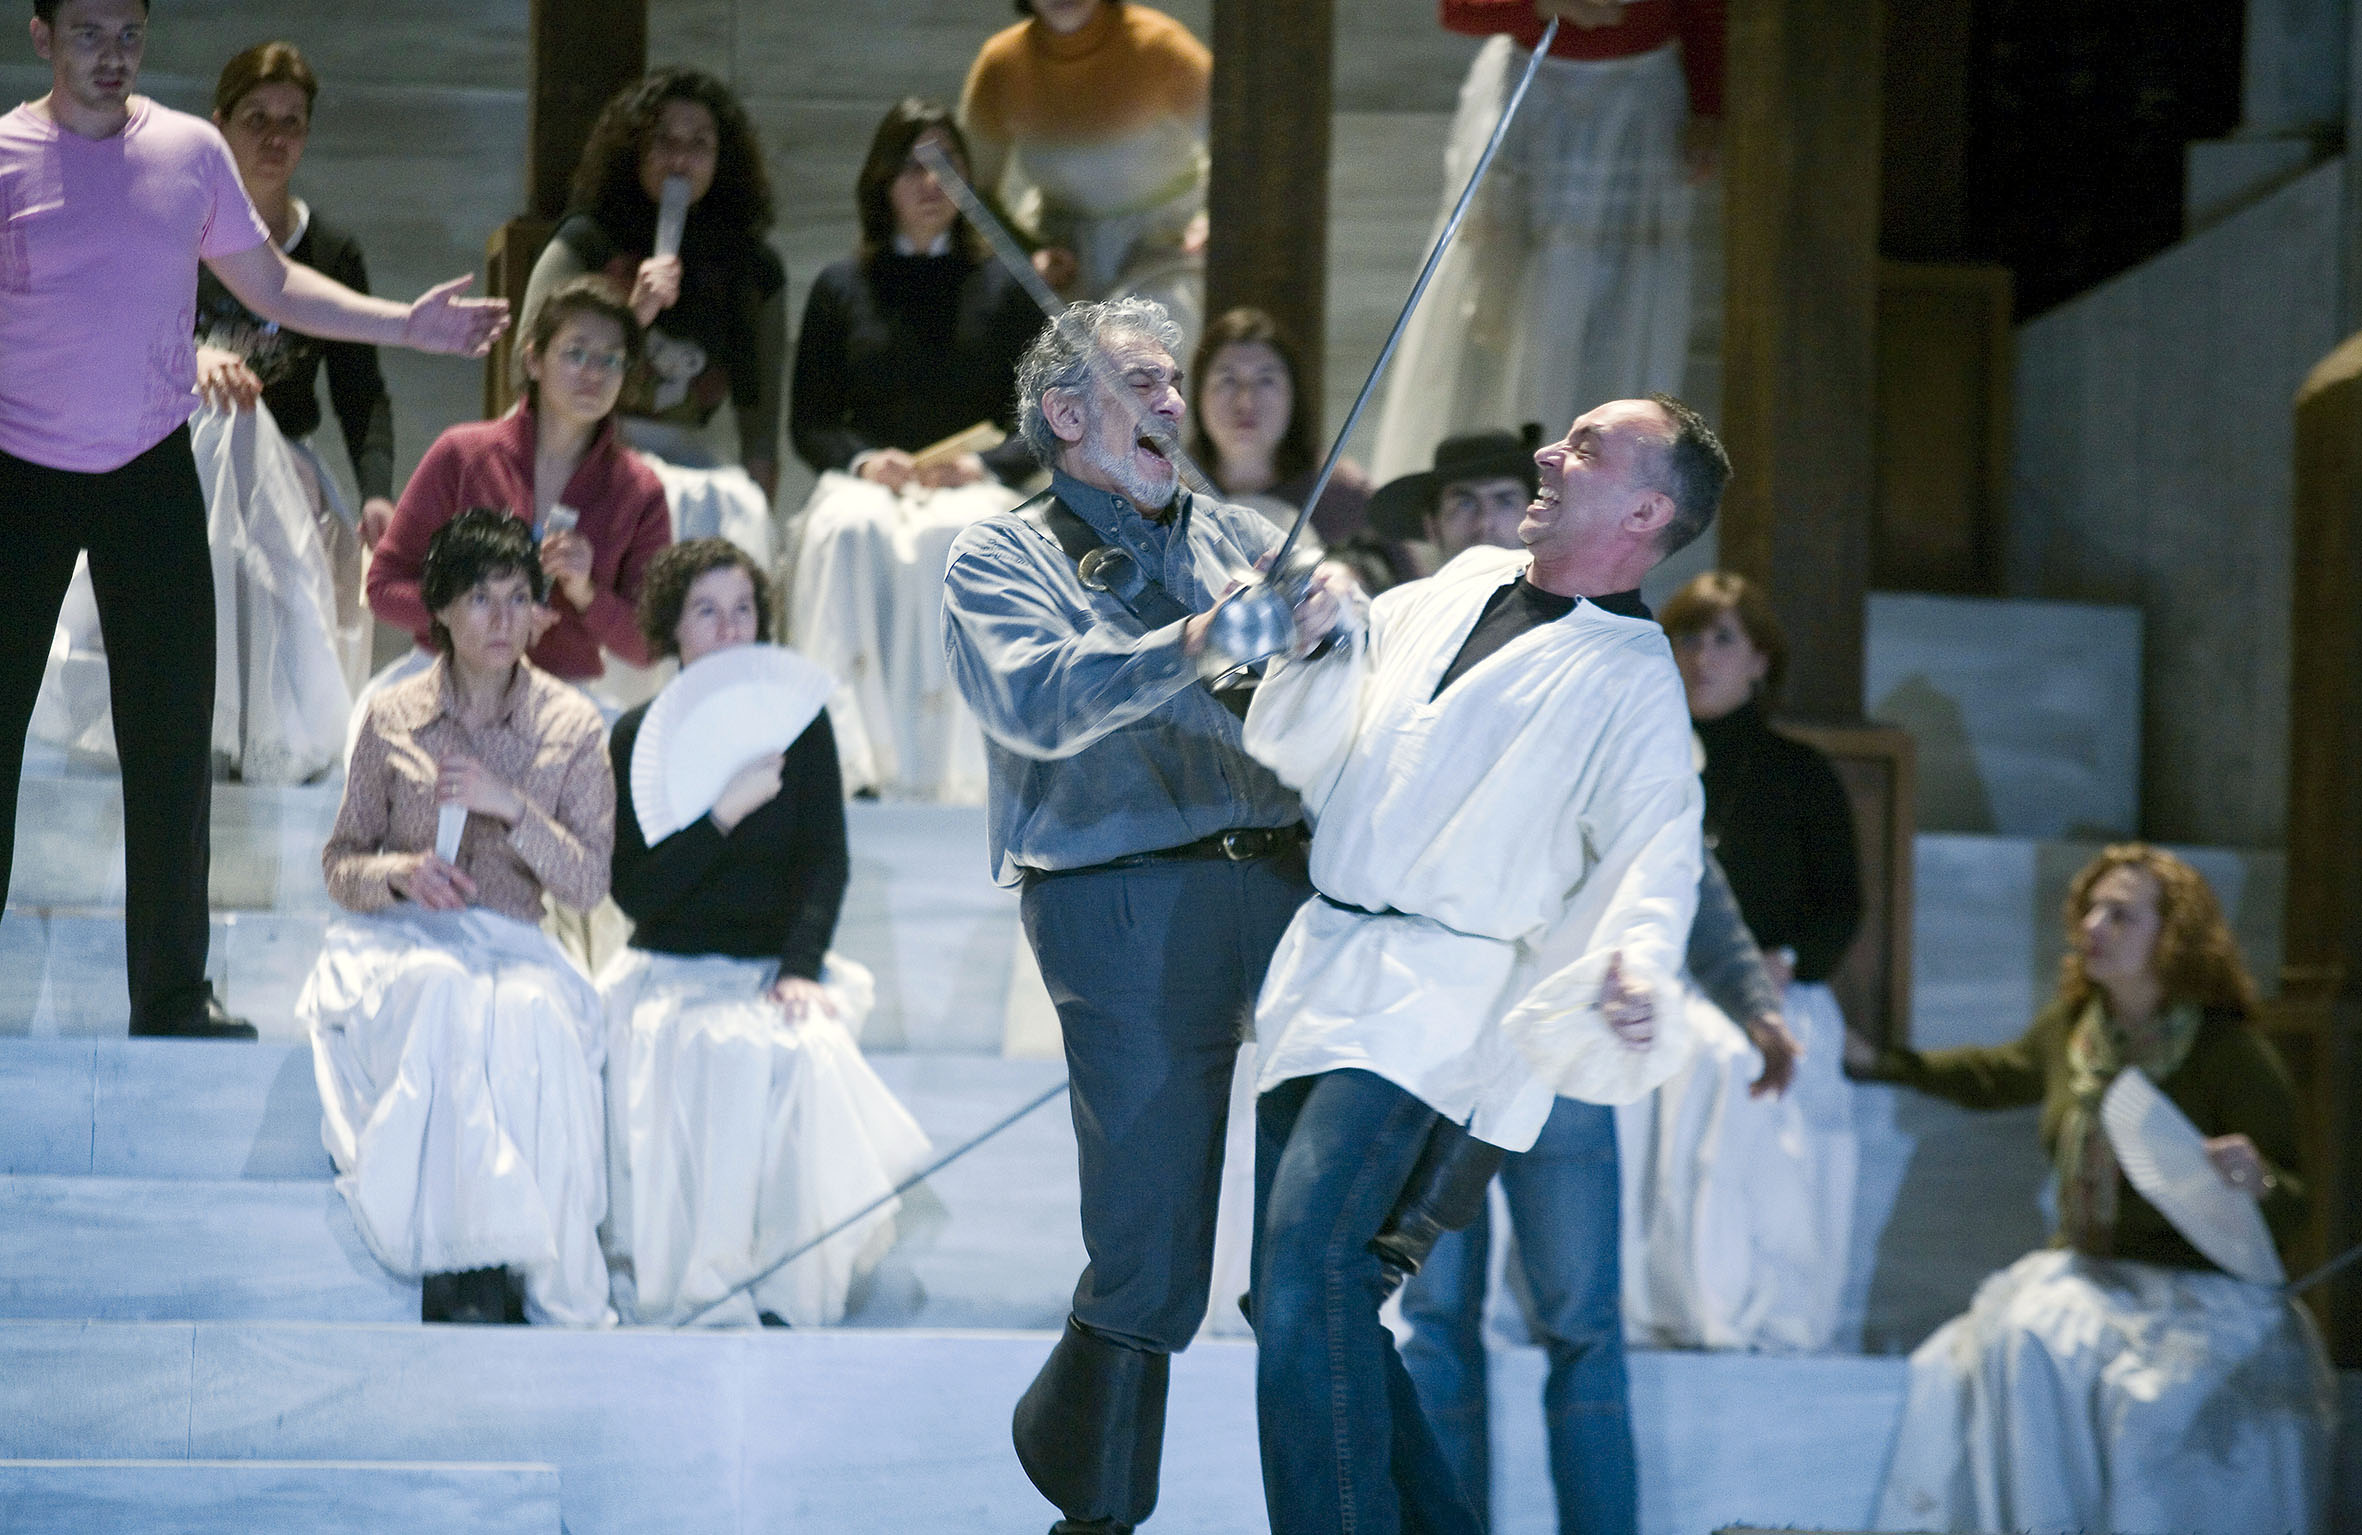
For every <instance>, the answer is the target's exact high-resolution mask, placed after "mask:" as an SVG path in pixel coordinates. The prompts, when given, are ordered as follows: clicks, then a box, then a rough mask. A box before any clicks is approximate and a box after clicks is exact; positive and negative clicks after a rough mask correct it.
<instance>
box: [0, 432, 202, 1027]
mask: <svg viewBox="0 0 2362 1535" xmlns="http://www.w3.org/2000/svg"><path fill="white" fill-rule="evenodd" d="M83 551H88V553H89V555H90V584H91V587H92V590H93V592H94V593H95V595H96V596H97V598H98V616H99V627H100V630H101V632H102V633H103V634H104V636H105V638H106V646H107V673H108V683H109V693H110V695H111V697H112V699H113V702H114V710H115V749H116V753H117V755H118V756H119V757H120V758H121V759H122V763H123V864H124V902H123V937H124V951H125V960H126V967H127V969H128V972H129V977H128V979H129V982H130V990H131V1032H132V1033H134V1034H167V1033H171V1032H173V1031H175V1030H176V1029H178V1028H182V1027H185V1026H186V1025H188V1024H190V1023H192V1022H194V1021H196V1020H197V1018H198V1017H199V1016H201V1015H202V1013H203V1011H204V1007H205V944H206V936H207V930H206V875H207V872H208V868H209V865H210V863H211V860H212V822H213V784H212V742H213V560H212V556H211V554H210V552H209V551H208V549H207V547H206V541H205V492H204V487H203V486H202V485H201V484H199V482H198V479H197V465H196V460H195V459H194V458H192V457H191V456H190V452H189V433H188V428H186V427H182V428H180V429H179V430H177V431H175V432H174V433H173V434H172V435H171V436H169V437H167V438H165V439H164V440H163V441H162V442H160V443H158V444H156V446H154V447H152V448H150V449H149V450H148V451H147V452H145V453H142V454H141V455H140V456H139V457H137V458H135V459H133V460H132V461H131V462H130V463H128V464H125V465H124V466H123V467H122V468H120V469H112V470H109V471H107V472H106V473H103V474H78V473H75V472H74V471H72V470H66V469H51V468H48V467H46V466H44V465H41V464H35V463H29V462H27V461H26V460H24V459H21V458H17V457H14V456H12V455H10V454H7V453H0V593H5V594H6V595H5V597H4V598H0V796H4V798H0V888H5V886H6V883H7V880H8V876H9V874H10V872H11V870H12V869H13V866H14V861H15V857H16V801H17V786H18V780H19V778H20V776H21V775H22V773H23V770H24V760H25V727H26V725H27V724H28V723H29V722H30V721H31V719H32V717H33V702H34V699H35V698H36V697H37V696H38V695H39V693H40V691H41V673H42V669H43V666H44V664H45V663H46V661H47V660H48V656H49V644H50V637H51V635H52V634H53V633H54V632H55V631H56V628H57V613H58V607H59V605H60V604H61V603H62V602H63V601H64V600H65V595H66V586H67V583H68V582H70V581H71V580H72V579H73V576H74V556H75V555H76V554H78V553H81V552H83Z"/></svg>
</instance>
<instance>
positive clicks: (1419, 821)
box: [1246, 396, 1729, 1535]
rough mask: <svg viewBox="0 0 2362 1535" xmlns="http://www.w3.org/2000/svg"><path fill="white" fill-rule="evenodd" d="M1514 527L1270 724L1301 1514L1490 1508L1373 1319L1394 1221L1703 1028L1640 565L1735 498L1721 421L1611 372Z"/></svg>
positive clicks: (1267, 1389) (1545, 456)
mask: <svg viewBox="0 0 2362 1535" xmlns="http://www.w3.org/2000/svg"><path fill="white" fill-rule="evenodd" d="M1535 459H1536V463H1537V464H1538V466H1539V468H1540V471H1541V486H1540V489H1539V491H1538V492H1537V493H1536V495H1535V497H1534V499H1533V502H1532V504H1531V505H1530V506H1529V507H1528V508H1527V510H1526V514H1525V517H1524V519H1523V520H1522V522H1521V523H1520V524H1519V527H1518V537H1519V539H1520V540H1521V542H1522V543H1523V544H1524V546H1525V547H1524V549H1523V551H1522V552H1512V551H1508V550H1502V549H1493V548H1479V549H1471V550H1469V551H1467V552H1465V553H1463V554H1462V555H1460V556H1459V557H1458V558H1457V559H1455V560H1453V561H1452V562H1451V563H1450V564H1449V565H1447V566H1445V567H1444V569H1443V570H1442V571H1440V572H1438V573H1437V574H1436V575H1435V576H1434V577H1433V578H1431V579H1429V580H1426V581H1417V582H1412V583H1409V584H1407V585H1405V586H1401V587H1397V588H1395V589H1394V590H1392V591H1390V592H1388V593H1386V594H1384V595H1383V596H1382V597H1381V598H1379V599H1378V601H1377V602H1376V603H1375V604H1374V605H1373V606H1372V608H1371V610H1370V614H1369V621H1368V632H1367V635H1366V639H1365V640H1364V641H1363V643H1360V644H1356V645H1353V646H1351V647H1341V648H1340V649H1338V650H1337V651H1335V652H1332V654H1331V655H1330V656H1329V657H1327V658H1324V659H1322V660H1319V661H1307V662H1300V663H1294V664H1282V665H1279V666H1277V667H1275V668H1274V672H1273V675H1272V676H1271V678H1270V679H1269V680H1267V681H1266V682H1265V683H1264V685H1263V688H1262V690H1261V691H1260V692H1259V693H1258V695H1257V698H1256V701H1255V705H1254V708H1253V709H1252V711H1250V713H1249V715H1248V719H1247V731H1246V740H1247V746H1248V749H1249V750H1250V751H1252V752H1253V753H1254V754H1255V755H1256V756H1257V757H1258V758H1260V759H1261V760H1262V761H1263V762H1265V763H1266V764H1267V765H1269V766H1270V767H1271V768H1272V770H1273V771H1274V772H1275V773H1276V774H1277V775H1278V776H1279V777H1280V779H1281V780H1282V781H1283V782H1285V783H1287V784H1289V785H1290V786H1291V787H1294V788H1296V789H1298V790H1299V791H1300V792H1301V793H1302V794H1303V796H1304V803H1305V808H1306V810H1307V811H1308V812H1309V813H1310V814H1311V816H1312V817H1313V819H1314V824H1315V830H1314V837H1313V845H1312V877H1313V884H1314V886H1315V888H1316V891H1317V898H1316V899H1315V900H1313V901H1310V902H1308V903H1306V905H1305V906H1304V907H1303V909H1302V910H1301V911H1299V912H1298V913H1297V915H1296V918H1295V920H1294V921H1293V922H1292V923H1291V925H1290V926H1289V929H1288V931H1287V933H1286V935H1285V936H1284V937H1283V938H1282V939H1281V940H1280V945H1279V949H1278V951H1277V953H1276V954H1275V955H1274V956H1273V958H1272V962H1271V969H1270V972H1269V975H1268V977H1267V979H1266V981H1265V983H1264V986H1263V989H1262V993H1261V997H1260V1000H1259V1001H1258V1003H1257V1006H1256V1023H1257V1031H1258V1035H1259V1037H1260V1038H1261V1039H1262V1041H1263V1042H1264V1052H1265V1054H1264V1065H1263V1067H1262V1071H1261V1074H1260V1077H1259V1080H1258V1083H1257V1086H1258V1088H1259V1090H1260V1092H1261V1094H1262V1096H1261V1099H1260V1101H1259V1103H1258V1106H1257V1131H1258V1136H1259V1146H1258V1152H1257V1158H1256V1180H1257V1185H1258V1188H1257V1193H1258V1199H1257V1207H1258V1210H1259V1212H1260V1214H1259V1222H1260V1225H1259V1230H1258V1243H1257V1250H1256V1272H1255V1284H1254V1295H1255V1323H1256V1332H1257V1337H1258V1340H1259V1343H1260V1354H1259V1362H1258V1367H1257V1370H1258V1381H1257V1391H1258V1399H1259V1408H1260V1419H1261V1426H1262V1447H1263V1471H1264V1488H1265V1497H1266V1502H1267V1504H1268V1506H1269V1509H1270V1513H1271V1521H1272V1529H1273V1530H1274V1532H1275V1535H1310V1532H1324V1535H1325V1532H1343V1531H1346V1530H1357V1531H1366V1530H1393V1529H1396V1528H1398V1527H1399V1528H1406V1529H1419V1530H1425V1531H1467V1532H1471V1535H1473V1532H1475V1531H1476V1530H1478V1529H1479V1525H1478V1522H1477V1520H1476V1518H1475V1516H1474V1515H1473V1514H1472V1513H1471V1512H1470V1510H1469V1505H1468V1502H1467V1500H1466V1499H1465V1498H1464V1497H1463V1495H1462V1494H1461V1491H1460V1489H1459V1487H1458V1484H1457V1481H1456V1479H1455V1477H1454V1475H1453V1473H1452V1472H1451V1470H1450V1469H1449V1466H1448V1465H1447V1463H1446V1462H1445V1460H1444V1459H1443V1457H1442V1455H1441V1454H1440V1452H1439V1451H1438V1448H1437V1446H1436V1442H1435V1438H1434V1435H1433V1433H1432V1432H1431V1430H1430V1429H1429V1427H1428V1425H1427V1422H1426V1420H1425V1418H1424V1417H1423V1416H1422V1415H1421V1414H1420V1411H1419V1407H1418V1402H1417V1398H1416V1396H1415V1395H1414V1393H1413V1391H1412V1387H1411V1382H1410V1379H1409V1377H1408V1375H1407V1374H1406V1373H1405V1371H1404V1369H1403V1367H1402V1363H1401V1360H1400V1359H1399V1358H1398V1357H1397V1356H1396V1354H1395V1352H1394V1347H1393V1342H1392V1339H1391V1338H1390V1337H1389V1335H1388V1334H1387V1332H1386V1330H1385V1328H1384V1327H1383V1325H1382V1324H1380V1322H1379V1320H1378V1303H1379V1301H1380V1299H1381V1297H1382V1296H1383V1294H1384V1292H1385V1288H1386V1281H1385V1280H1384V1279H1383V1277H1382V1275H1381V1268H1380V1261H1379V1258H1378V1255H1377V1254H1376V1253H1375V1252H1374V1251H1373V1250H1372V1247H1371V1243H1372V1240H1373V1239H1374V1238H1376V1237H1377V1236H1378V1234H1379V1233H1380V1231H1381V1230H1382V1229H1384V1228H1385V1226H1386V1224H1387V1222H1388V1218H1389V1216H1390V1215H1391V1214H1392V1213H1393V1212H1394V1211H1395V1209H1396V1206H1397V1204H1398V1202H1399V1201H1400V1200H1401V1198H1402V1196H1403V1194H1404V1192H1405V1188H1406V1184H1408V1183H1409V1182H1410V1180H1411V1178H1412V1174H1413V1172H1414V1169H1415V1168H1416V1167H1417V1166H1418V1163H1419V1160H1420V1157H1421V1154H1422V1152H1423V1151H1425V1150H1427V1148H1428V1145H1429V1142H1430V1141H1431V1140H1432V1139H1433V1138H1434V1137H1435V1136H1436V1135H1437V1134H1438V1131H1439V1128H1440V1130H1441V1133H1442V1134H1443V1135H1444V1136H1445V1137H1446V1138H1447V1139H1448V1138H1451V1137H1453V1136H1454V1135H1456V1134H1458V1133H1459V1131H1460V1130H1462V1129H1464V1130H1465V1133H1466V1134H1467V1135H1469V1136H1473V1137H1475V1138H1476V1139H1477V1140H1479V1141H1482V1142H1485V1143H1487V1144H1489V1145H1491V1146H1496V1147H1499V1148H1501V1149H1502V1150H1504V1151H1521V1150H1524V1149H1525V1148H1526V1147H1527V1146H1529V1145H1531V1144H1532V1143H1533V1141H1534V1139H1535V1137H1536V1136H1537V1135H1538V1134H1539V1133H1540V1131H1541V1129H1542V1126H1543V1123H1544V1121H1545V1120H1546V1119H1547V1118H1548V1117H1549V1114H1550V1111H1551V1105H1552V1103H1553V1101H1554V1099H1555V1098H1556V1097H1557V1096H1558V1095H1561V1094H1563V1095H1566V1096H1568V1097H1574V1098H1580V1099H1584V1100H1587V1101H1590V1102H1596V1103H1621V1102H1628V1101H1630V1100H1632V1099H1634V1098H1637V1097H1639V1096H1641V1095H1642V1094H1644V1093H1647V1092H1649V1091H1650V1090H1652V1089H1654V1088H1655V1087H1656V1086H1657V1085H1658V1084H1659V1083H1660V1082H1662V1081H1664V1080H1665V1079H1666V1078H1667V1077H1668V1076H1670V1075H1671V1074H1672V1073H1673V1072H1674V1071H1675V1070H1676V1069H1677V1068H1678V1067H1679V1066H1680V1065H1681V1064H1682V1061H1683V1059H1684V1057H1685V1055H1686V1053H1687V1050H1688V1039H1687V1034H1686V1027H1687V1026H1686V1023H1685V1021H1684V1019H1683V1014H1682V1009H1681V1007H1680V1004H1679V990H1678V986H1679V981H1678V977H1679V975H1680V970H1681V960H1682V952H1683V948H1684V945H1685V941H1686V939H1687V936H1688V932H1689V927H1690V920H1691V916H1692V913H1693V910H1694V908H1695V905H1696V898H1697V887H1698V880H1699V874H1700V859H1701V856H1702V849H1701V847H1700V842H1699V818H1700V813H1701V810H1702V796H1701V794H1700V791H1699V788H1698V780H1697V774H1696V772H1695V769H1694V767H1693V766H1692V759H1691V755H1690V727H1689V716H1688V711H1687V709H1686V707H1685V705H1684V702H1683V694H1682V689H1681V679H1680V676H1679V673H1678V672H1677V671H1676V670H1675V668H1674V664H1673V655H1672V651H1671V648H1670V647H1669V646H1668V644H1667V643H1666V640H1665V637H1664V634H1663V632H1662V631H1661V630H1659V629H1658V628H1657V626H1656V625H1655V624H1654V623H1653V622H1651V621H1649V619H1648V618H1647V617H1646V610H1645V609H1643V608H1642V607H1640V605H1639V599H1638V595H1637V589H1638V587H1639V585H1640V582H1641V578H1642V577H1643V576H1645V575H1646V574H1647V573H1648V572H1649V570H1650V569H1652V568H1653V567H1654V566H1655V565H1656V564H1657V563H1658V562H1659V561H1660V560H1662V559H1664V558H1665V557H1666V556H1667V555H1668V554H1671V553H1672V552H1674V551H1675V550H1677V549H1679V548H1681V547H1682V546H1684V545H1685V544H1687V543H1688V542H1689V541H1690V540H1691V539H1693V538H1695V537H1696V536H1697V535H1698V534H1699V533H1700V532H1702V531H1704V529H1705V528H1706V526H1707V525H1708V523H1709V522H1711V520H1712V518H1713V515H1714V511H1715V508H1716V506H1717V504H1718V503H1719V501H1720V499H1721V491H1722V486H1723V483H1724V481H1725V480H1726V479H1727V478H1728V475H1729V460H1728V459H1727V457H1726V456H1725V455H1724V454H1723V451H1722V447H1721V445H1720V443H1718V442H1716V441H1715V439H1714V435H1713V433H1712V432H1711V431H1709V430H1708V429H1707V427H1706V426H1705V424H1704V423H1703V422H1702V421H1700V420H1699V419H1698V418H1697V416H1696V415H1695V414H1694V413H1693V412H1691V411H1690V410H1689V409H1688V407H1686V406H1684V405H1682V404H1681V403H1680V402H1678V401H1676V400H1672V399H1670V398H1667V397H1662V396H1659V397H1654V398H1651V399H1647V400H1618V401H1613V402H1610V403H1609V404H1606V405H1602V406H1600V407H1599V408H1597V409H1596V410H1593V411H1591V412H1589V413H1588V414H1586V415H1584V416H1582V417H1580V418H1578V419H1577V420H1576V421H1575V423H1574V425H1573V426H1572V427H1570V428H1569V429H1568V432H1567V435H1566V436H1565V437H1564V438H1563V439H1561V440H1560V441H1558V442H1556V443H1553V444H1551V445H1549V446H1548V447H1545V448H1543V449H1542V450H1541V451H1540V452H1539V453H1537V454H1536V455H1535Z"/></svg>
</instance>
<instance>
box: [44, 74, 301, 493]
mask: <svg viewBox="0 0 2362 1535" xmlns="http://www.w3.org/2000/svg"><path fill="white" fill-rule="evenodd" d="M270 237H271V234H270V230H269V229H268V228H266V227H265V226H264V224H263V221H262V217H261V215H260V214H257V213H256V212H255V211H254V204H253V203H252V202H251V201H249V200H248V199H247V196H246V189H245V187H243V186H241V185H240V184H239V181H238V164H237V162H236V161H235V160H232V159H231V158H230V146H229V145H227V144H225V143H223V142H222V137H221V134H220V133H219V132H217V131H216V130H215V128H214V126H213V124H211V123H209V122H207V121H205V120H204V119H203V118H201V117H191V116H190V115H189V114H188V113H186V112H175V111H173V110H171V109H170V108H169V107H161V106H158V105H157V104H156V103H155V102H152V101H150V100H148V99H147V98H146V97H144V96H137V97H133V98H132V103H131V120H130V122H128V123H126V124H125V125H124V128H123V131H122V132H121V133H118V134H116V135H115V136H114V137H113V138H108V139H86V138H83V137H81V136H80V135H78V134H74V133H69V132H67V131H66V130H65V129H63V128H61V127H59V126H58V125H57V123H56V122H55V121H53V120H52V119H51V118H50V117H49V116H48V114H47V113H44V112H39V111H36V110H34V108H33V107H32V106H30V105H25V106H20V107H18V108H17V109H16V110H15V111H13V112H10V113H9V114H8V115H7V116H6V117H0V450H5V451H6V452H9V453H12V454H14V455H16V456H17V457H18V458H22V459H29V460H31V461H32V462H34V463H36V464H46V465H47V466H49V467H50V468H52V469H72V470H76V471H79V472H82V473H85V474H96V473H101V472H103V471H105V470H109V469H119V468H121V467H122V466H123V465H125V464H127V463H129V462H131V460H133V459H135V458H137V457H139V455H140V454H142V453H145V452H146V451H147V450H148V449H150V448H152V447H154V446H155V445H156V444H157V443H159V442H161V441H163V440H164V438H165V437H167V436H168V435H170V434H171V432H172V430H173V429H174V428H175V427H177V426H179V425H180V424H181V423H182V422H184V421H186V420H188V419H189V416H190V415H191V414H192V413H193V412H194V411H195V410H196V408H197V397H196V395H195V394H193V393H192V392H191V391H192V390H194V389H195V387H196V383H197V354H196V344H195V341H194V339H193V338H194V336H195V334H196V328H197V262H198V259H199V258H200V257H206V258H210V257H214V256H233V255H236V254H237V253H238V252H240V251H245V250H252V249H253V248H254V247H255V246H257V245H260V244H262V243H263V242H264V241H265V240H268V239H269V238H270Z"/></svg>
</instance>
